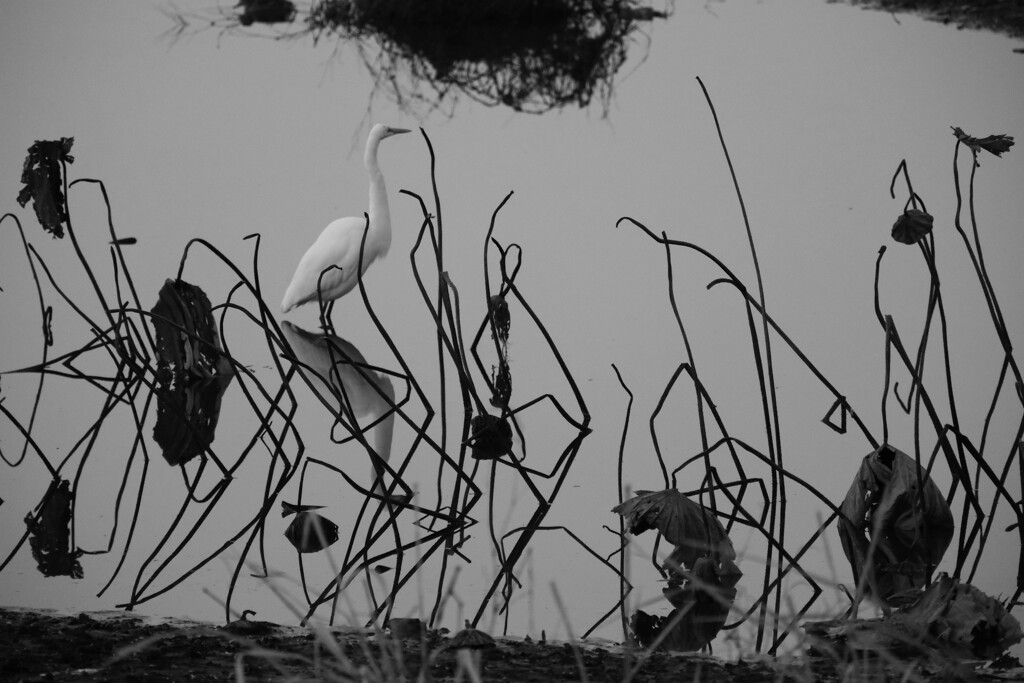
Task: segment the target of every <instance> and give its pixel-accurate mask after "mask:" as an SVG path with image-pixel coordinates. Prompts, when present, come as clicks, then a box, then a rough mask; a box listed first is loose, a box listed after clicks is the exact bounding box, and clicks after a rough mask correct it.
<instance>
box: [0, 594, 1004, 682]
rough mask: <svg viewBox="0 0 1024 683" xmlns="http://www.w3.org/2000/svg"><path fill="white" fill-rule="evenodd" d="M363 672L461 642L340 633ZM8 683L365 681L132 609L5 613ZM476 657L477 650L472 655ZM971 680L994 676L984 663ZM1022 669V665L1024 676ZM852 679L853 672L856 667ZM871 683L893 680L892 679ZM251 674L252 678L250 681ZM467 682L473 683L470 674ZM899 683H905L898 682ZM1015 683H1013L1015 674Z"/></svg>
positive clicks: (239, 635)
mask: <svg viewBox="0 0 1024 683" xmlns="http://www.w3.org/2000/svg"><path fill="white" fill-rule="evenodd" d="M331 633H332V635H333V637H334V641H335V642H336V643H337V647H338V648H339V650H340V652H341V653H343V655H344V657H345V658H346V659H347V664H346V666H347V671H348V672H349V673H350V674H351V673H353V672H357V671H358V669H360V668H363V672H364V673H367V674H368V676H367V677H366V678H364V679H363V680H387V681H401V680H416V679H417V676H418V674H419V672H420V671H421V670H422V671H424V673H425V675H424V678H423V680H426V681H450V680H454V679H456V678H459V677H460V676H459V673H460V672H458V671H457V669H458V659H459V658H460V657H464V654H459V653H457V652H456V651H454V650H453V649H452V648H450V647H447V645H448V644H449V643H450V639H449V638H447V637H446V636H442V635H437V634H434V633H430V634H427V635H426V637H425V638H423V639H422V640H421V639H418V638H411V639H406V640H397V639H394V638H392V637H391V636H389V635H384V634H381V633H378V634H376V635H375V634H373V633H367V632H362V631H343V630H332V631H331ZM0 642H2V643H3V645H2V646H0V681H49V680H55V681H70V682H74V681H92V682H94V681H117V682H127V681H185V680H189V681H199V682H201V683H202V682H206V681H231V680H245V681H280V680H321V681H322V680H359V678H360V676H359V674H358V673H356V677H355V678H354V679H353V678H352V677H350V676H345V675H344V672H345V671H346V666H342V665H341V664H340V663H339V662H340V659H339V657H338V655H337V654H336V653H332V652H330V651H329V649H328V648H325V647H324V645H323V644H322V642H321V641H320V640H319V639H318V638H317V636H316V635H315V634H314V633H313V632H312V631H309V630H306V629H299V628H296V627H282V626H277V625H274V624H269V623H267V622H259V621H249V622H245V623H242V622H234V623H233V624H229V625H227V626H224V627H214V626H210V625H203V624H197V623H194V622H182V621H173V622H172V621H167V622H161V623H151V622H149V621H145V620H143V619H141V618H139V617H136V616H133V615H132V614H130V613H111V612H104V613H97V614H94V615H90V614H79V615H77V616H71V615H60V614H56V613H52V612H46V611H32V610H23V609H0ZM479 652H480V654H479V657H480V661H481V668H482V674H483V679H484V680H486V681H509V682H512V681H515V682H520V681H523V682H527V681H537V682H540V681H545V682H555V683H557V682H561V681H579V680H589V681H595V682H600V681H607V682H609V683H611V682H619V681H623V680H630V672H632V671H633V670H634V669H636V673H635V676H633V677H632V679H631V680H633V681H637V682H642V681H699V682H710V683H719V682H725V681H734V682H738V683H755V682H756V683H762V682H767V681H779V682H781V681H823V682H829V681H838V680H841V673H842V672H840V671H839V670H838V668H837V666H836V664H835V662H834V661H832V660H830V659H827V658H815V657H806V658H804V659H802V660H798V661H795V662H789V663H787V664H785V665H784V664H783V663H782V662H779V661H776V660H773V659H771V658H758V659H756V660H754V661H741V662H726V661H723V660H720V659H716V658H715V657H711V656H707V655H698V654H670V653H655V654H653V655H651V656H649V657H648V658H646V659H645V660H643V661H642V662H641V661H640V660H639V659H638V658H637V654H638V653H637V651H635V650H632V649H630V648H624V647H616V646H610V645H605V646H594V645H586V644H584V645H583V646H581V647H577V648H574V647H572V646H570V645H568V644H565V643H541V642H536V641H524V640H519V639H498V642H497V645H496V646H495V647H493V648H491V649H488V650H482V651H479ZM466 654H468V653H466ZM969 669H972V670H965V671H964V673H965V674H966V677H960V676H955V677H953V678H947V679H945V680H994V679H995V678H1002V676H989V675H985V674H983V675H981V677H980V678H979V677H978V676H977V675H976V672H975V671H973V667H970V668H969ZM1018 671H1020V670H1018ZM846 673H849V671H847V672H846ZM876 673H880V675H879V676H877V677H876V676H871V678H870V680H886V678H887V677H886V675H885V674H884V673H881V672H876ZM239 674H242V675H241V676H239ZM461 678H462V679H463V680H467V679H466V678H465V677H464V676H461ZM893 680H897V679H896V678H894V679H893ZM1003 680H1013V679H1003Z"/></svg>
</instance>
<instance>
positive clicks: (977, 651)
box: [802, 573, 1024, 680]
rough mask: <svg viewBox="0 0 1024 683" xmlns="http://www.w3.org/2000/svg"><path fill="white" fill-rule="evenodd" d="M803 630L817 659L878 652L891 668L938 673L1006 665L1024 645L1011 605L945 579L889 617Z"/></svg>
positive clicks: (815, 624)
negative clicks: (906, 664)
mask: <svg viewBox="0 0 1024 683" xmlns="http://www.w3.org/2000/svg"><path fill="white" fill-rule="evenodd" d="M802 626H803V629H804V632H805V633H807V635H808V636H809V637H810V639H811V643H812V649H811V653H810V654H811V655H812V656H814V655H817V654H828V656H831V657H833V658H836V659H838V660H843V659H846V658H848V657H849V656H851V655H855V654H857V653H861V654H863V653H867V652H874V653H878V654H882V655H884V657H885V658H886V659H887V660H889V661H890V663H898V662H900V661H910V660H917V661H920V662H922V663H925V664H928V665H930V666H932V667H943V666H947V665H954V664H957V663H962V662H965V661H966V662H971V661H974V662H977V661H979V660H982V661H995V660H997V659H1004V658H1003V657H1001V655H1003V653H1005V652H1006V651H1007V649H1008V648H1010V647H1011V646H1013V645H1015V644H1017V643H1019V642H1020V641H1021V640H1022V639H1024V634H1022V632H1021V626H1020V622H1019V621H1017V619H1016V618H1014V617H1013V615H1011V614H1010V613H1009V612H1008V611H1007V606H1006V605H1005V604H1003V603H1002V602H1000V601H998V600H996V599H995V598H993V597H991V596H989V595H987V594H985V593H984V592H982V591H981V590H978V589H977V588H975V587H974V586H972V585H970V584H967V583H961V582H960V581H958V580H957V579H954V578H951V577H949V576H948V575H946V574H945V573H941V574H939V575H938V576H937V577H936V579H935V581H934V582H933V583H932V584H931V585H929V586H928V587H927V588H926V589H924V590H923V591H919V592H918V593H917V594H916V595H915V596H914V599H913V600H912V601H911V602H909V603H908V604H906V605H904V606H903V607H901V608H899V609H897V610H894V611H892V612H890V613H889V614H888V615H886V616H884V617H881V618H875V619H833V620H829V621H814V622H805V623H804V624H803V625H802ZM1007 663H1009V662H1007ZM1015 666H1017V667H1019V666H1020V665H1019V663H1016V664H1015ZM968 680H974V679H973V678H971V679H968ZM1014 680H1019V679H1014Z"/></svg>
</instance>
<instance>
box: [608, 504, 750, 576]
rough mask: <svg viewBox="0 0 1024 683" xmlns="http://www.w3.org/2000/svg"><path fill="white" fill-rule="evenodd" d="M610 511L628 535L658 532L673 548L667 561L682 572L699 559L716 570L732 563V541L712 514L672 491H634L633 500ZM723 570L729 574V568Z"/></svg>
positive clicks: (733, 559)
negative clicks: (710, 562)
mask: <svg viewBox="0 0 1024 683" xmlns="http://www.w3.org/2000/svg"><path fill="white" fill-rule="evenodd" d="M612 512H617V513H619V514H620V515H622V516H623V517H625V518H626V525H627V528H628V530H629V533H631V534H640V533H643V532H645V531H647V530H648V529H657V530H658V531H660V532H661V535H662V536H664V537H665V540H666V541H668V542H669V543H672V544H673V545H675V546H676V550H675V551H674V552H673V553H672V554H671V555H670V556H669V559H670V560H671V561H674V562H675V563H676V564H678V565H680V566H683V567H685V568H686V569H689V570H692V569H693V566H694V563H696V561H697V560H698V559H699V558H701V557H710V558H711V559H712V560H714V561H715V563H716V564H718V565H720V568H721V565H725V564H726V563H729V564H733V565H734V563H735V561H736V551H735V550H734V549H733V547H732V541H730V540H729V536H728V534H726V532H725V527H723V526H722V523H721V522H719V521H718V517H716V516H715V513H714V512H712V511H711V510H708V509H707V508H705V507H704V506H702V505H699V504H697V503H694V502H693V501H692V500H690V499H689V498H687V497H686V496H685V495H683V494H682V493H680V492H679V491H677V490H675V489H666V490H664V491H637V492H636V496H635V497H633V498H631V499H630V500H627V501H626V502H624V503H622V504H621V505H617V506H615V507H614V508H612ZM727 571H728V573H730V574H731V573H732V568H728V570H727ZM736 571H739V570H738V569H737V570H736Z"/></svg>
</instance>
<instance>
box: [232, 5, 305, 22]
mask: <svg viewBox="0 0 1024 683" xmlns="http://www.w3.org/2000/svg"><path fill="white" fill-rule="evenodd" d="M235 7H239V8H241V11H240V12H239V13H238V22H239V23H240V24H241V25H242V26H251V25H252V24H277V23H280V22H285V21H291V20H292V19H294V18H295V4H294V3H292V2H290V1H289V0H238V4H237V5H235Z"/></svg>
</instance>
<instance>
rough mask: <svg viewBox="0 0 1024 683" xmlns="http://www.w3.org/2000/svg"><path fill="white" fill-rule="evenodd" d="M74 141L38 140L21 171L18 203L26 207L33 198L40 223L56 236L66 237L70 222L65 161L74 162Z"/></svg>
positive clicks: (72, 139)
mask: <svg viewBox="0 0 1024 683" xmlns="http://www.w3.org/2000/svg"><path fill="white" fill-rule="evenodd" d="M74 142H75V139H74V138H61V139H60V140H37V141H36V142H35V143H34V144H33V145H32V146H31V147H29V148H28V156H27V157H25V166H24V168H23V169H22V172H21V182H22V183H23V184H24V187H22V188H21V192H19V193H18V203H19V204H21V205H22V206H25V204H27V203H28V200H30V199H31V200H32V208H33V209H35V212H36V218H38V219H39V224H40V225H41V226H43V229H44V230H46V231H47V232H49V233H51V234H52V235H53V236H54V237H64V225H63V224H64V223H67V221H68V213H67V207H66V206H65V205H64V186H63V176H62V174H61V162H62V161H63V162H65V163H68V164H70V163H73V162H74V160H75V158H74V157H73V156H71V155H70V154H69V152H70V151H71V145H73V144H74Z"/></svg>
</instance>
